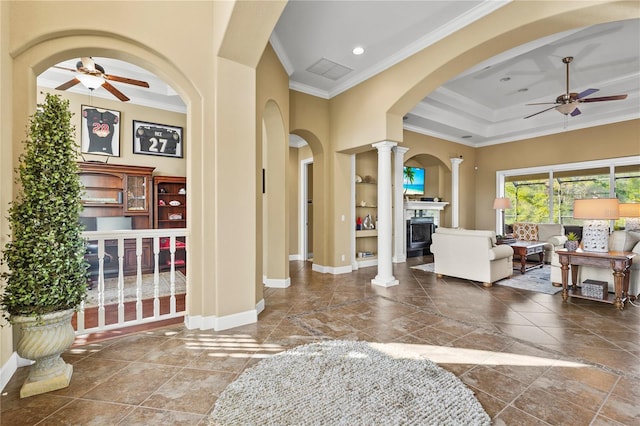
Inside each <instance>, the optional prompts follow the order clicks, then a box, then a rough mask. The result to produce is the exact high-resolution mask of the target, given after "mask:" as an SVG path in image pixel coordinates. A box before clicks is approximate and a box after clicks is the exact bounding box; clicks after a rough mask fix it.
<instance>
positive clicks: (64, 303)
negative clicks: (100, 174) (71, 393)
mask: <svg viewBox="0 0 640 426" xmlns="http://www.w3.org/2000/svg"><path fill="white" fill-rule="evenodd" d="M71 115H72V114H71V112H70V111H69V101H63V100H61V99H60V97H59V96H56V95H51V94H47V95H46V99H45V102H44V104H41V105H38V110H37V112H36V113H35V114H34V115H33V116H32V117H31V118H30V124H29V132H28V135H27V138H26V141H25V142H24V147H25V150H24V153H23V154H21V156H20V164H19V165H18V167H17V169H16V174H17V175H18V183H19V184H20V188H19V193H18V196H17V198H16V199H15V201H14V202H13V203H12V205H11V207H10V208H9V218H8V219H9V225H10V228H11V237H12V238H11V241H10V242H9V243H7V245H6V246H5V248H4V251H3V253H2V261H3V263H5V264H6V266H7V267H8V270H7V271H6V272H3V273H2V278H3V279H4V280H5V281H6V287H5V288H4V293H3V294H2V296H0V307H1V308H2V311H3V317H4V318H6V319H8V320H9V322H10V323H11V324H13V325H14V326H15V327H16V328H17V329H18V331H19V332H20V335H21V336H20V338H19V340H18V345H17V348H16V350H17V352H18V355H20V356H21V357H23V358H27V359H31V360H34V361H35V363H34V364H33V365H32V366H31V370H30V372H29V376H28V378H27V380H26V381H25V383H24V385H23V386H22V388H21V390H20V396H21V397H23V398H24V397H27V396H31V395H35V394H39V393H44V392H49V391H52V390H55V389H60V388H63V387H66V386H68V385H69V381H70V379H71V374H72V372H73V367H72V366H71V365H70V364H66V363H65V362H64V361H63V360H62V358H60V354H61V353H62V352H64V351H65V350H66V349H67V348H68V347H69V346H70V345H71V344H72V343H73V340H74V338H75V333H74V330H73V327H72V326H71V317H72V316H73V313H74V310H75V309H77V308H78V307H79V306H80V303H81V302H82V300H83V299H84V298H85V296H86V292H87V278H86V266H87V265H86V263H85V261H84V251H85V247H84V240H83V238H82V225H81V224H80V222H79V220H78V217H79V215H80V211H81V209H82V205H81V201H80V197H81V193H82V191H83V188H82V185H81V183H80V180H79V178H78V174H77V172H78V166H77V164H76V148H77V146H76V144H75V141H74V134H75V131H74V128H73V126H72V125H71Z"/></svg>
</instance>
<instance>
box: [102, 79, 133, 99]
mask: <svg viewBox="0 0 640 426" xmlns="http://www.w3.org/2000/svg"><path fill="white" fill-rule="evenodd" d="M102 87H104V88H105V89H106V90H107V91H109V92H110V93H111V94H112V95H113V96H115V97H116V98H118V99H120V100H121V101H122V102H127V101H128V100H129V98H127V97H126V96H125V95H124V93H122V92H121V91H119V90H118V89H116V88H115V87H113V86H112V85H111V84H109V82H107V81H105V82H104V83H102Z"/></svg>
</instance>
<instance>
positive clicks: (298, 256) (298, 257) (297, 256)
mask: <svg viewBox="0 0 640 426" xmlns="http://www.w3.org/2000/svg"><path fill="white" fill-rule="evenodd" d="M289 260H304V256H302V255H301V254H290V255H289Z"/></svg>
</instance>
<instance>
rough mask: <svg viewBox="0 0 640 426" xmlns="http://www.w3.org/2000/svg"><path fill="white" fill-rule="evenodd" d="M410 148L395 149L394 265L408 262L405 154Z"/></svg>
mask: <svg viewBox="0 0 640 426" xmlns="http://www.w3.org/2000/svg"><path fill="white" fill-rule="evenodd" d="M407 151H409V148H405V147H403V146H396V147H394V148H393V153H394V156H393V263H401V262H405V261H406V260H407V242H406V239H407V228H406V226H407V221H406V220H405V217H404V199H403V196H404V194H403V192H404V191H403V189H402V188H403V185H402V184H403V182H404V154H405V153H406V152H407Z"/></svg>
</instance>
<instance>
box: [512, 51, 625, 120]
mask: <svg viewBox="0 0 640 426" xmlns="http://www.w3.org/2000/svg"><path fill="white" fill-rule="evenodd" d="M571 61H573V56H567V57H566V58H562V62H563V63H564V64H566V65H567V92H566V93H565V94H562V95H560V96H558V97H557V98H556V101H555V102H540V103H533V104H526V105H554V106H552V107H549V108H547V109H543V110H542V111H538V112H536V113H535V114H531V115H528V116H526V117H524V118H530V117H533V116H534V115H538V114H542V113H543V112H545V111H549V110H552V109H555V110H557V111H559V112H561V113H562V114H564V115H571V116H572V117H575V116H576V115H579V114H581V112H580V110H579V109H578V105H579V104H581V103H587V102H603V101H617V100H621V99H626V98H627V95H626V94H625V95H614V96H602V97H599V98H585V96H589V95H591V94H593V93H595V92H597V91H598V90H600V89H587V90H585V91H583V92H580V93H575V92H569V64H570V63H571Z"/></svg>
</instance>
